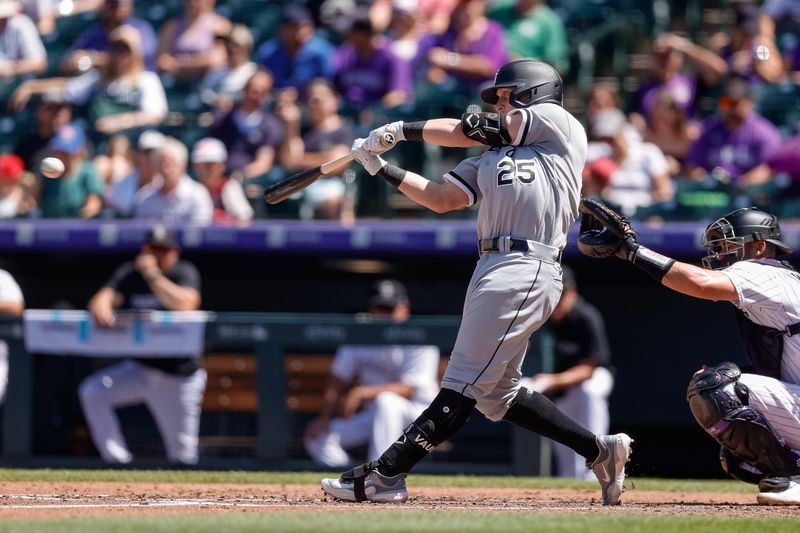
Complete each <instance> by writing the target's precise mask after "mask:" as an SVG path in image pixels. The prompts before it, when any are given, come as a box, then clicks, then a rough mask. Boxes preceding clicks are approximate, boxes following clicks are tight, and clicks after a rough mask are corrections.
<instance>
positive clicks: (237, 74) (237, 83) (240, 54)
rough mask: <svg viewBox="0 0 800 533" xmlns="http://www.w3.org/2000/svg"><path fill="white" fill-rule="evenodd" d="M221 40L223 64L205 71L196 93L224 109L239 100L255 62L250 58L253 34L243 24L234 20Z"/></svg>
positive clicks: (204, 99) (254, 68)
mask: <svg viewBox="0 0 800 533" xmlns="http://www.w3.org/2000/svg"><path fill="white" fill-rule="evenodd" d="M223 40H224V42H225V49H226V50H227V52H228V53H227V64H226V65H225V66H224V67H222V68H217V69H211V70H209V71H208V72H207V73H206V75H205V77H204V78H203V81H202V82H200V97H201V98H202V99H203V101H204V102H205V103H207V104H208V105H210V106H212V107H216V108H217V109H225V110H228V109H230V108H231V107H233V104H234V103H236V102H238V101H239V98H241V95H242V90H243V89H244V86H245V84H246V83H247V80H249V79H250V77H251V76H252V75H253V74H255V72H256V70H258V65H256V64H255V63H254V62H252V61H250V53H251V52H252V51H253V34H252V33H250V30H249V29H248V28H247V26H244V25H242V24H234V25H233V26H232V27H231V31H230V33H228V34H227V35H225V36H224V38H223Z"/></svg>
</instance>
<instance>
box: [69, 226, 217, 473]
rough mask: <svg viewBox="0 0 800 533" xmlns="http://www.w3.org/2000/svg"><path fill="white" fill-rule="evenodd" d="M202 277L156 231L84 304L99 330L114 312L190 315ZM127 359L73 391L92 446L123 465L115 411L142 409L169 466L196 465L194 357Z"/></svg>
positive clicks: (125, 453)
mask: <svg viewBox="0 0 800 533" xmlns="http://www.w3.org/2000/svg"><path fill="white" fill-rule="evenodd" d="M200 302H201V297H200V274H199V272H198V271H197V268H196V267H195V266H194V265H193V264H192V263H190V262H188V261H186V260H185V259H181V257H180V247H179V246H178V241H177V240H176V238H175V235H174V234H173V233H172V231H170V230H169V229H167V228H166V227H164V226H161V225H157V226H154V227H153V228H152V229H151V230H150V232H149V233H148V235H147V237H146V239H145V242H144V243H143V244H142V247H141V249H140V252H139V255H138V256H136V259H134V260H133V261H129V262H127V263H123V264H122V265H120V266H119V267H118V268H117V270H116V271H115V272H114V273H113V274H112V276H111V278H110V279H109V280H108V281H107V282H106V283H105V285H104V286H103V287H102V288H101V289H100V290H99V291H97V293H96V294H95V295H94V296H93V297H92V299H91V300H90V301H89V313H91V315H92V317H93V318H94V320H95V322H96V323H97V325H98V327H100V328H108V327H113V326H114V324H115V323H116V322H117V319H118V317H117V312H118V311H128V310H131V311H146V310H169V311H195V310H197V309H199V308H200ZM164 355H165V356H164V357H158V358H135V359H127V360H125V361H123V362H121V363H117V364H114V365H111V366H109V367H106V368H104V369H102V370H100V371H98V372H95V373H94V374H91V375H90V376H88V377H87V378H86V379H84V380H83V381H82V382H81V384H80V386H79V387H78V396H79V398H80V402H81V407H82V408H83V413H84V416H85V417H86V422H87V424H88V425H89V430H90V432H91V435H92V440H93V441H94V443H95V446H96V447H97V451H98V452H99V453H100V457H102V459H103V460H104V461H107V462H110V463H129V462H130V461H131V460H132V459H133V456H132V454H131V452H130V450H129V449H128V446H127V443H126V442H125V437H124V436H123V434H122V431H121V430H120V424H119V420H118V419H117V415H116V413H115V412H114V410H115V409H117V408H119V407H124V406H129V405H136V404H144V405H145V406H147V408H148V409H149V410H150V413H151V414H152V415H153V419H154V420H155V422H156V426H157V427H158V430H159V433H160V434H161V438H162V440H163V441H164V448H165V450H166V454H167V459H168V460H170V461H173V462H176V463H183V464H194V463H197V460H198V433H199V427H200V408H201V404H202V400H203V393H204V391H205V386H206V371H205V370H204V369H203V367H202V361H201V360H200V358H199V356H198V357H196V358H187V357H169V347H168V346H165V353H164Z"/></svg>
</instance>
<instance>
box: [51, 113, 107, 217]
mask: <svg viewBox="0 0 800 533" xmlns="http://www.w3.org/2000/svg"><path fill="white" fill-rule="evenodd" d="M47 150H48V152H49V153H50V154H51V155H53V156H54V157H57V158H58V159H60V160H61V161H63V163H64V167H65V169H66V170H65V171H64V175H63V176H61V177H57V178H45V177H43V178H42V179H41V181H40V184H41V197H40V200H39V207H40V208H41V214H42V216H43V217H46V218H79V217H80V218H92V217H94V216H96V215H97V214H99V213H100V210H101V209H102V208H103V192H104V188H103V180H102V179H101V178H100V174H99V173H98V172H97V169H96V168H95V166H94V163H92V162H91V161H90V160H88V159H87V154H88V149H87V146H86V135H85V134H84V133H83V130H82V129H81V128H80V127H79V126H78V125H76V124H74V123H71V124H67V125H65V126H62V127H61V128H59V130H58V132H57V133H56V135H55V136H54V137H53V138H52V139H51V140H50V142H49V143H48V145H47Z"/></svg>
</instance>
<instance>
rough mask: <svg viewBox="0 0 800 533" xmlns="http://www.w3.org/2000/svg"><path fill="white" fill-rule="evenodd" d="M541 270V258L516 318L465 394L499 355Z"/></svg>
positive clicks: (462, 390) (462, 391) (465, 388)
mask: <svg viewBox="0 0 800 533" xmlns="http://www.w3.org/2000/svg"><path fill="white" fill-rule="evenodd" d="M541 270H542V261H541V260H540V261H539V267H538V268H537V269H536V276H535V277H534V278H533V283H531V286H530V287H528V292H527V293H526V294H525V298H523V300H522V303H520V304H519V308H517V312H516V314H515V315H514V318H512V319H511V322H510V323H509V324H508V328H506V332H505V333H503V338H502V339H500V342H498V343H497V348H495V349H494V353H493V354H492V357H490V358H489V361H488V362H487V363H486V366H484V367H483V370H481V372H480V374H478V375H477V376H476V377H475V379H473V380H472V383H470V384H469V385H464V388H463V389H461V394H464V391H466V390H467V387H469V386H472V385H475V383H477V381H478V380H479V379H480V378H481V376H482V375H483V373H484V372H486V369H487V368H489V365H491V364H492V361H493V360H494V358H495V356H496V355H497V352H498V351H500V347H501V346H502V345H503V342H504V341H505V340H506V335H508V332H509V331H511V326H513V325H514V322H516V321H517V317H518V316H519V312H520V311H521V310H522V307H523V306H524V305H525V302H527V301H528V297H530V295H531V291H532V290H533V288H534V287H535V286H536V281H537V280H538V279H539V272H541Z"/></svg>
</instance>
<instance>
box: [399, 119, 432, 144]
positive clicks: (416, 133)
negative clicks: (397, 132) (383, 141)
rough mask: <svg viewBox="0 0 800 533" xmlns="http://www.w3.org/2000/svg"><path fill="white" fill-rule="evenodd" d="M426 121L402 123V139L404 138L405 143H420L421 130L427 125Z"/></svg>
mask: <svg viewBox="0 0 800 533" xmlns="http://www.w3.org/2000/svg"><path fill="white" fill-rule="evenodd" d="M427 123H428V121H427V120H421V121H419V122H403V137H405V138H406V140H407V141H422V140H424V139H423V138H422V130H424V129H425V124H427Z"/></svg>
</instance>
